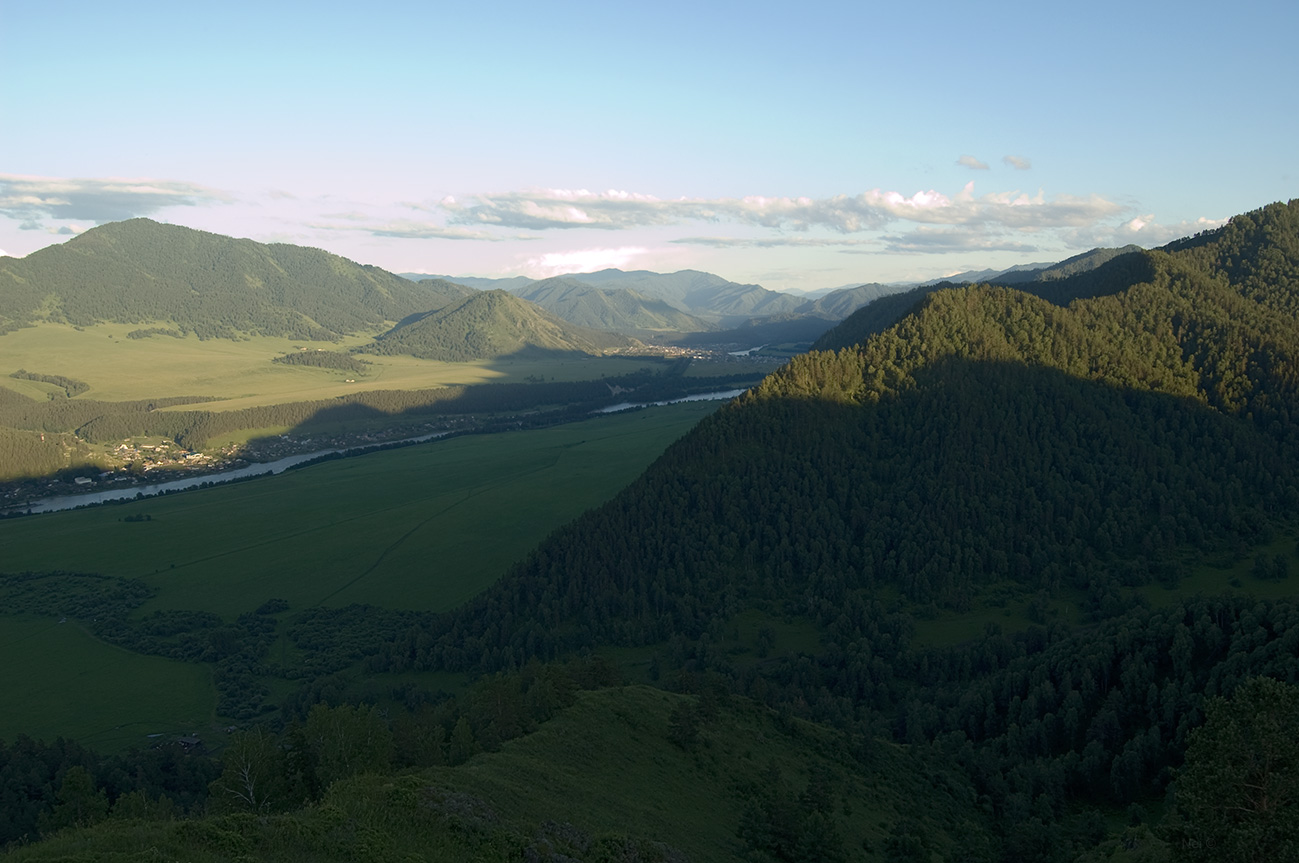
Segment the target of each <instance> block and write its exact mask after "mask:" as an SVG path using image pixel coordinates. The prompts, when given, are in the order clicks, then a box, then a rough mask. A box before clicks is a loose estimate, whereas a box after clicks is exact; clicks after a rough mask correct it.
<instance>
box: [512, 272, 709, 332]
mask: <svg viewBox="0 0 1299 863" xmlns="http://www.w3.org/2000/svg"><path fill="white" fill-rule="evenodd" d="M514 295H515V296H517V297H521V298H523V299H525V300H528V301H529V302H533V303H536V304H537V305H539V306H541V307H542V308H543V309H546V310H547V311H549V312H551V313H553V314H555V315H557V316H558V317H560V318H563V319H564V320H566V321H568V322H570V323H573V324H577V325H578V326H582V327H587V328H590V329H599V330H611V331H614V332H621V333H637V332H686V333H688V332H701V331H705V330H711V329H713V326H712V324H710V323H708V322H707V321H705V320H703V319H701V318H697V317H695V316H694V315H690V314H687V313H686V312H683V311H681V310H680V309H678V308H676V307H675V306H672V305H670V304H669V303H668V302H667V301H665V300H659V299H654V298H653V297H647V296H645V295H644V294H642V293H640V292H639V291H634V290H631V289H628V288H598V287H595V286H594V285H589V284H586V283H585V282H580V281H578V280H576V279H570V278H567V277H563V276H556V277H554V278H550V279H542V280H541V281H538V282H533V283H532V284H530V285H527V286H525V287H523V288H520V289H518V290H516V291H514Z"/></svg>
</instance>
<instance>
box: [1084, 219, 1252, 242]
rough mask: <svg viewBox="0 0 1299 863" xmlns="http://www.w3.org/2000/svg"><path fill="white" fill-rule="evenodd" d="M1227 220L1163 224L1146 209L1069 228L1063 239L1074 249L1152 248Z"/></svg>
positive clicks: (1221, 224)
mask: <svg viewBox="0 0 1299 863" xmlns="http://www.w3.org/2000/svg"><path fill="white" fill-rule="evenodd" d="M1227 221H1228V220H1227V219H1206V218H1204V217H1203V216H1201V217H1200V218H1198V219H1195V220H1194V221H1184V222H1178V223H1177V224H1175V225H1161V224H1159V222H1157V221H1156V220H1155V216H1154V214H1153V213H1146V214H1143V215H1140V216H1136V217H1134V218H1132V219H1128V220H1127V221H1126V222H1123V223H1121V224H1118V225H1095V226H1089V227H1083V228H1079V229H1077V230H1073V231H1069V232H1067V233H1066V234H1065V235H1064V241H1065V242H1066V243H1067V244H1068V245H1069V246H1070V247H1071V248H1075V249H1092V248H1095V247H1097V246H1126V245H1128V244H1129V243H1134V244H1136V245H1138V246H1145V247H1146V248H1151V247H1153V246H1162V245H1164V244H1166V243H1171V242H1172V241H1173V240H1180V239H1181V238H1182V237H1189V236H1191V235H1192V234H1198V233H1199V232H1200V231H1211V230H1214V229H1215V228H1221V227H1222V226H1223V225H1225V224H1227Z"/></svg>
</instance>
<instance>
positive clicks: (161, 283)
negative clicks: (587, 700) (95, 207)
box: [0, 219, 469, 339]
mask: <svg viewBox="0 0 1299 863" xmlns="http://www.w3.org/2000/svg"><path fill="white" fill-rule="evenodd" d="M468 292H469V289H466V288H463V287H460V286H455V285H449V284H448V283H445V282H432V281H429V282H425V283H422V284H416V283H414V282H410V281H408V280H406V279H403V278H401V277H399V276H395V275H393V274H392V273H389V272H386V271H384V270H381V269H379V268H377V267H370V266H362V265H360V264H356V263H354V262H352V261H349V260H347V259H346V258H341V257H339V256H337V255H332V254H329V253H328V252H324V251H321V250H320V249H311V248H305V247H301V246H291V245H285V244H272V245H266V244H262V243H256V242H253V241H252V240H239V239H235V238H233V237H226V236H222V235H220V234H211V233H208V232H205V231H196V230H192V229H190V228H183V227H180V226H177V225H164V224H159V223H157V222H154V221H151V220H149V219H131V220H129V221H125V222H113V223H109V224H106V225H101V226H99V227H97V228H92V229H91V230H89V231H86V232H85V233H84V234H81V235H80V236H78V237H75V238H74V239H72V240H69V241H68V242H66V243H62V244H60V245H55V246H50V247H48V248H45V249H42V250H40V251H37V252H33V253H32V254H30V255H28V256H27V257H25V258H21V259H9V258H7V259H5V260H4V261H3V262H0V332H4V331H6V330H11V329H13V328H14V327H18V326H23V325H26V324H29V323H32V322H36V321H42V320H48V321H62V322H66V323H69V324H74V325H78V326H89V325H91V324H94V323H98V322H101V321H113V322H118V323H132V324H142V325H144V324H148V326H142V327H141V328H140V329H139V332H138V333H137V335H140V336H144V337H153V338H165V337H166V333H167V332H168V330H169V329H171V328H174V329H175V331H176V332H178V333H189V332H193V333H196V334H197V335H199V336H201V337H204V338H233V337H238V336H243V335H265V336H283V337H287V338H296V339H335V338H338V337H340V336H343V335H349V334H356V333H362V332H374V331H377V330H379V329H380V328H382V326H383V325H384V323H385V322H388V321H397V320H400V319H401V318H403V317H405V316H407V315H410V314H414V313H418V312H425V311H428V310H429V309H433V308H437V307H439V306H442V305H445V304H446V303H447V302H450V301H451V300H452V299H454V298H456V297H459V296H463V295H464V294H466V293H468Z"/></svg>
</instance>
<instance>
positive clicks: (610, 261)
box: [515, 246, 649, 279]
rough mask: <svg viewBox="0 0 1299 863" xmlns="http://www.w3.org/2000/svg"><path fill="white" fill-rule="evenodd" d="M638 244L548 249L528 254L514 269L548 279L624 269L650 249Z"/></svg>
mask: <svg viewBox="0 0 1299 863" xmlns="http://www.w3.org/2000/svg"><path fill="white" fill-rule="evenodd" d="M648 251H649V250H648V249H644V248H641V247H639V246H623V247H622V248H617V249H575V250H573V251H569V252H547V253H546V254H544V255H538V256H537V257H535V258H529V259H528V260H527V261H525V262H524V263H523V264H522V265H521V266H519V267H516V268H515V270H516V271H517V272H519V273H521V274H522V275H525V276H528V277H529V278H533V279H547V278H550V277H551V276H558V275H562V274H564V273H593V272H596V271H598V270H607V269H610V268H614V269H624V268H625V267H626V266H627V264H628V263H630V262H631V261H633V260H635V259H636V258H638V257H641V256H642V255H645V254H647V253H648Z"/></svg>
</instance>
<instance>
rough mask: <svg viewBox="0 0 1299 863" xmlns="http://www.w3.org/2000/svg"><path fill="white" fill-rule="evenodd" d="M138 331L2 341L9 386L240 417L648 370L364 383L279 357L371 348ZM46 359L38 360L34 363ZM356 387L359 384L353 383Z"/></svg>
mask: <svg viewBox="0 0 1299 863" xmlns="http://www.w3.org/2000/svg"><path fill="white" fill-rule="evenodd" d="M141 326H142V325H140V324H98V325H96V326H93V327H84V328H77V327H73V326H69V325H66V324H41V325H40V326H36V327H26V328H23V329H19V330H15V331H14V332H11V333H7V334H6V335H4V336H3V337H0V378H2V379H3V385H4V386H5V387H8V388H9V389H13V390H17V391H19V392H21V393H23V394H24V395H26V396H29V397H31V398H36V399H44V398H45V397H46V394H47V393H49V392H51V391H53V390H54V389H56V388H55V387H52V386H51V385H49V384H43V383H39V382H35V381H19V380H15V379H13V378H9V377H6V376H7V375H9V374H10V373H12V372H15V371H17V370H18V369H20V368H22V369H26V370H27V371H29V372H37V373H40V374H47V375H49V374H56V375H63V376H65V377H70V378H74V379H76V380H81V381H85V382H86V383H88V384H90V387H91V388H90V390H89V391H88V392H87V393H86V394H85V398H90V399H99V400H103V401H129V400H134V399H148V398H159V397H164V396H182V395H197V396H211V397H213V398H215V399H222V400H223V401H221V402H219V403H216V404H211V405H205V407H206V408H207V409H209V410H234V409H237V408H246V407H255V406H259V405H270V404H282V403H284V402H294V401H310V400H312V399H325V398H334V397H336V396H341V395H347V394H348V393H355V392H360V391H362V390H377V389H382V390H411V389H421V388H427V387H437V386H453V385H461V384H463V385H470V384H482V383H504V382H523V381H526V380H528V379H529V378H532V379H537V378H543V379H545V380H552V379H554V380H558V381H572V380H590V379H593V378H599V377H601V376H602V375H607V376H611V377H612V376H616V375H622V374H628V373H630V372H634V371H636V370H637V369H639V368H641V367H643V366H644V365H645V364H646V361H645V360H643V359H639V358H635V357H607V358H602V357H584V358H576V359H557V360H517V361H516V360H508V359H502V360H480V361H476V362H468V363H443V362H436V361H433V360H421V359H416V358H415V357H399V356H397V357H379V356H366V357H364V359H366V360H368V361H369V362H370V364H371V365H370V366H369V368H368V369H367V371H366V373H365V374H363V375H358V374H354V373H351V372H343V371H341V370H336V369H320V368H311V367H307V366H289V365H282V364H279V363H273V362H271V360H272V359H274V358H275V357H278V356H281V355H283V354H287V353H292V352H294V351H297V350H299V349H301V348H305V349H307V350H315V349H317V348H320V349H322V350H330V351H343V350H346V349H347V348H349V347H353V346H355V345H359V344H364V343H365V342H368V341H369V338H368V337H364V336H356V337H353V338H350V339H344V340H343V341H341V342H309V341H303V340H301V339H297V340H295V339H282V338H266V337H256V338H251V339H248V340H246V341H230V340H227V339H208V340H201V339H199V338H198V337H197V336H193V335H191V336H188V337H186V338H183V339H177V338H172V337H170V336H153V337H151V338H147V339H128V338H127V337H126V334H127V333H129V332H131V331H132V330H136V329H140V328H141ZM33 358H39V359H33ZM348 378H354V379H355V380H353V381H352V382H350V383H349V382H348Z"/></svg>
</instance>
